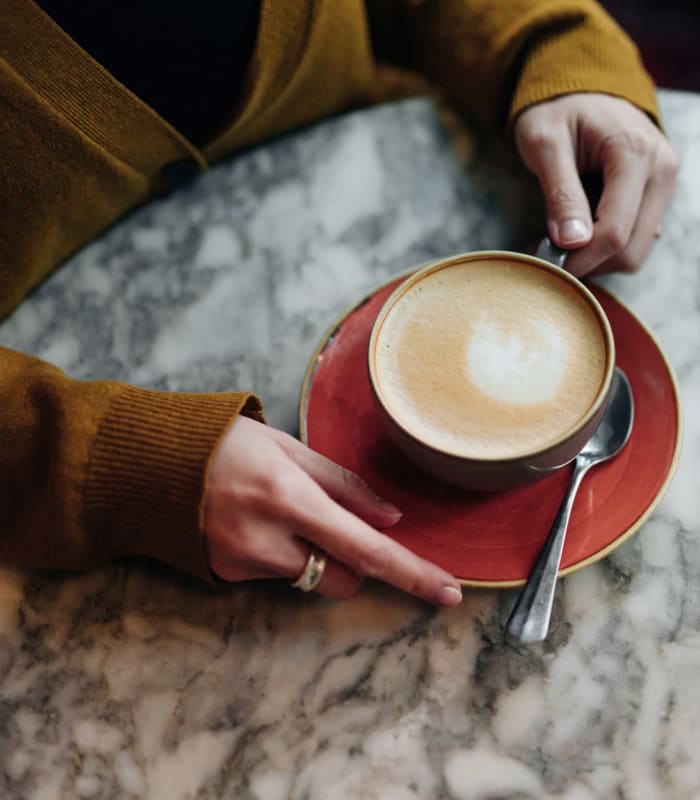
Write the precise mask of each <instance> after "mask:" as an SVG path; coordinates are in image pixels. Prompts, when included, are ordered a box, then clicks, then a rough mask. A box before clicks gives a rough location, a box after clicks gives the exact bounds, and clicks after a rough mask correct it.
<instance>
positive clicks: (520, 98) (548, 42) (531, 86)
mask: <svg viewBox="0 0 700 800" xmlns="http://www.w3.org/2000/svg"><path fill="white" fill-rule="evenodd" d="M575 92H601V93H604V94H610V95H614V96H616V97H622V98H624V99H625V100H628V101H629V102H631V103H634V105H636V106H637V107H638V108H640V109H642V110H643V111H645V112H646V113H647V114H649V115H650V116H651V117H652V119H653V120H654V121H655V122H656V124H657V125H660V121H659V110H658V105H657V101H656V92H655V87H654V84H653V81H652V80H651V78H650V76H649V75H648V73H647V72H646V70H645V69H644V66H643V64H642V61H641V58H640V55H639V51H638V50H637V48H636V46H635V45H634V44H633V43H632V41H630V40H629V39H628V38H627V36H626V35H625V34H624V32H623V31H622V30H621V29H620V28H619V27H618V26H617V24H616V23H615V22H614V21H613V20H612V19H610V18H608V17H607V16H603V13H602V11H601V12H599V13H596V14H593V13H590V12H589V13H588V14H586V15H582V17H581V18H580V19H579V20H578V21H572V22H571V23H570V24H569V25H567V24H565V23H564V24H562V25H559V26H555V27H554V28H553V29H552V31H551V32H550V33H547V32H546V31H544V32H542V33H541V34H540V35H539V36H538V37H537V39H536V41H534V42H533V43H532V44H531V45H530V46H529V48H528V49H527V52H526V56H525V59H524V62H523V64H522V68H521V70H520V76H519V80H518V85H517V87H516V90H515V92H514V94H513V97H512V102H511V106H510V114H509V118H510V122H511V123H512V122H513V120H514V119H515V117H516V116H517V115H518V114H519V113H520V112H521V111H523V110H524V109H525V108H527V107H528V106H531V105H533V104H535V103H539V102H542V101H544V100H551V99H553V98H554V97H558V96H560V95H565V94H572V93H575Z"/></svg>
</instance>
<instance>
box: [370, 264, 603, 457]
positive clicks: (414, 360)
mask: <svg viewBox="0 0 700 800" xmlns="http://www.w3.org/2000/svg"><path fill="white" fill-rule="evenodd" d="M372 358H373V359H374V370H375V375H376V381H377V391H378V395H379V398H380V400H381V402H382V403H383V405H384V406H385V408H386V409H387V411H388V412H389V414H390V415H391V416H392V417H393V418H394V419H395V420H396V421H397V422H398V423H399V425H400V426H401V427H402V428H403V429H404V430H406V431H407V432H408V433H409V434H411V435H412V436H413V437H415V438H416V439H418V440H420V441H422V442H424V443H425V444H427V445H429V446H430V447H433V448H436V449H438V450H441V451H444V452H447V453H450V454H453V455H455V456H460V457H466V458H470V459H479V460H492V459H516V458H520V457H522V456H524V455H527V454H529V453H534V452H538V451H541V450H543V449H546V448H548V447H550V446H552V445H554V444H555V443H556V442H557V441H559V440H560V439H561V438H562V437H564V436H565V435H566V434H567V433H569V432H570V431H571V430H572V429H573V428H574V427H576V425H577V424H578V423H579V422H580V421H581V420H582V419H583V418H584V417H585V416H586V414H587V413H588V412H589V411H590V409H591V408H592V407H593V405H594V403H595V401H596V398H597V397H598V395H599V393H600V391H601V387H602V385H603V383H604V381H605V373H606V368H607V363H608V351H607V344H606V337H605V334H604V329H603V324H602V323H601V321H600V319H599V318H598V315H597V313H596V311H595V309H594V308H593V306H592V305H591V304H589V302H587V300H586V298H585V297H584V296H583V295H582V294H580V293H579V292H577V291H576V289H575V288H574V287H573V286H572V285H571V283H570V281H569V280H567V279H566V277H565V276H563V275H561V276H560V275H558V274H557V273H556V272H555V271H552V270H547V269H544V268H540V267H538V266H537V265H536V264H534V263H528V262H518V261H514V260H509V259H507V258H504V257H503V256H497V255H494V256H488V255H482V256H481V257H480V258H478V259H476V260H470V259H466V260H464V261H463V262H459V261H458V262H451V263H449V264H447V265H444V266H441V267H439V268H436V269H435V270H434V271H429V272H428V273H427V274H426V275H425V276H423V277H422V278H421V279H420V280H419V281H418V282H417V283H413V284H412V285H409V286H408V288H407V289H406V290H405V291H403V293H400V295H399V296H398V297H397V298H395V300H394V302H393V304H392V305H391V307H390V308H389V310H388V312H387V313H386V315H385V316H384V319H383V320H382V321H381V322H380V324H379V326H378V329H377V332H376V334H375V347H374V351H373V353H372Z"/></svg>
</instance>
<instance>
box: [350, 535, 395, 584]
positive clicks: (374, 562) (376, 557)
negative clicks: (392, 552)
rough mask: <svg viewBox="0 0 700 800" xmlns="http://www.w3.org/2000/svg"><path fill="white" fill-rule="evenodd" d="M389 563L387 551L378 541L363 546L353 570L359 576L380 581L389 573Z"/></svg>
mask: <svg viewBox="0 0 700 800" xmlns="http://www.w3.org/2000/svg"><path fill="white" fill-rule="evenodd" d="M390 561H391V558H390V556H389V551H388V549H387V547H386V545H385V544H384V543H383V542H382V541H381V540H380V541H378V542H374V543H372V544H371V545H367V546H365V548H364V549H363V551H362V552H361V553H360V554H359V556H358V558H357V564H356V565H354V569H355V572H357V573H359V574H360V575H366V576H367V577H368V578H378V579H380V580H381V579H382V578H384V577H385V576H386V575H387V574H388V573H389V565H390Z"/></svg>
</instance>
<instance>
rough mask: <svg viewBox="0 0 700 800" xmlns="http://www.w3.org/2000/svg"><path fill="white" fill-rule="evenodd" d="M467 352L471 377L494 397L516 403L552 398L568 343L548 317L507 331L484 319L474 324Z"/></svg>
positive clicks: (560, 379)
mask: <svg viewBox="0 0 700 800" xmlns="http://www.w3.org/2000/svg"><path fill="white" fill-rule="evenodd" d="M466 351H467V359H466V365H465V367H466V370H467V375H468V376H469V377H468V379H470V380H472V381H473V382H474V384H475V385H476V386H477V387H478V388H479V389H481V391H482V392H483V393H484V394H486V395H488V396H489V397H492V398H493V399H494V400H499V401H502V402H508V403H513V404H514V405H522V406H525V405H532V404H534V403H544V402H546V401H547V400H552V399H553V398H554V397H555V395H556V393H557V391H558V389H559V385H560V383H561V381H562V378H563V377H564V372H565V370H566V357H567V347H566V342H565V341H564V339H563V338H562V336H561V335H560V332H559V330H558V329H557V328H556V326H555V325H552V324H551V323H550V322H548V321H547V320H536V321H533V322H531V323H530V324H529V325H526V326H524V330H523V331H522V332H518V333H511V334H506V333H505V332H504V331H502V330H500V329H499V328H498V327H497V326H496V325H494V324H493V323H491V322H489V321H488V319H483V320H482V321H479V322H476V323H475V324H474V325H473V327H472V331H471V337H470V339H469V341H468V343H467V345H466Z"/></svg>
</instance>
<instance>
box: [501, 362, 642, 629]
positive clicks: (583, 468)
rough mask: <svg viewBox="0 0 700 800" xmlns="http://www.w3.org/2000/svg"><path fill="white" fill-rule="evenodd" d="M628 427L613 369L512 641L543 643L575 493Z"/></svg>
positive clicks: (513, 622)
mask: <svg viewBox="0 0 700 800" xmlns="http://www.w3.org/2000/svg"><path fill="white" fill-rule="evenodd" d="M633 424H634V400H633V397H632V389H631V387H630V384H629V381H628V380H627V376H626V375H625V373H624V372H623V371H622V370H621V369H619V368H616V369H615V373H614V375H613V382H612V386H611V387H610V394H609V396H608V400H607V403H606V406H605V411H604V412H603V416H602V417H601V419H600V422H599V424H598V426H597V427H596V429H595V431H594V432H593V435H592V436H591V438H590V439H589V440H588V441H587V442H586V444H585V445H584V446H583V448H582V450H581V452H580V453H579V454H578V456H577V457H576V460H575V461H574V471H573V474H572V476H571V482H570V484H569V488H568V489H567V491H566V494H565V495H564V499H563V500H562V503H561V505H560V507H559V511H558V512H557V516H556V518H555V520H554V523H553V524H552V527H551V529H550V531H549V534H548V536H547V539H546V540H545V543H544V545H543V547H542V550H541V551H540V553H539V555H538V557H537V561H536V562H535V566H534V567H533V569H532V571H531V573H530V576H529V577H528V579H527V583H526V584H525V588H524V589H523V591H522V592H521V593H520V596H519V597H518V599H517V601H516V603H515V606H514V607H513V610H512V611H511V614H510V616H509V618H508V621H507V622H506V633H507V635H508V636H509V637H510V638H511V639H513V640H515V641H518V642H527V643H530V642H541V641H543V640H544V639H545V638H546V636H547V632H548V631H549V622H550V618H551V615H552V604H553V602H554V591H555V588H556V582H557V576H558V574H559V565H560V564H561V556H562V552H563V550H564V540H565V539H566V531H567V528H568V526H569V519H570V517H571V509H572V508H573V505H574V499H575V498H576V492H577V491H578V488H579V486H580V485H581V481H582V479H583V477H584V475H585V474H586V473H587V472H588V470H589V469H591V467H594V466H595V465H596V464H602V463H603V462H604V461H607V460H608V459H610V458H613V456H616V455H617V454H618V453H619V452H620V451H621V450H622V448H623V447H624V446H625V445H626V444H627V441H628V439H629V437H630V434H631V433H632V426H633Z"/></svg>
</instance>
